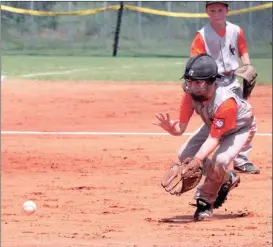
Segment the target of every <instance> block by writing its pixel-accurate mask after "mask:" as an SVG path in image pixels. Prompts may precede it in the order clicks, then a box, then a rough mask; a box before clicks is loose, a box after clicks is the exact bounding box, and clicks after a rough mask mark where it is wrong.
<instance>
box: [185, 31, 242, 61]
mask: <svg viewBox="0 0 273 247" xmlns="http://www.w3.org/2000/svg"><path fill="white" fill-rule="evenodd" d="M217 34H218V35H219V36H221V37H223V36H224V35H225V34H226V29H223V30H222V31H221V32H217ZM238 51H239V54H240V56H242V55H244V54H245V53H247V43H246V39H245V35H244V31H243V29H242V28H240V33H239V38H238ZM202 53H206V46H205V42H204V40H203V37H202V35H201V34H200V33H199V32H198V33H197V34H196V35H195V38H194V40H193V42H192V45H191V53H190V56H191V57H192V56H195V55H199V54H202Z"/></svg>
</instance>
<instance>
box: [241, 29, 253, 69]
mask: <svg viewBox="0 0 273 247" xmlns="http://www.w3.org/2000/svg"><path fill="white" fill-rule="evenodd" d="M238 48H239V55H240V58H241V60H242V63H243V64H250V57H249V54H248V50H247V42H246V39H245V35H244V31H243V29H242V28H240V33H239V38H238Z"/></svg>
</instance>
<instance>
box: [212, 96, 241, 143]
mask: <svg viewBox="0 0 273 247" xmlns="http://www.w3.org/2000/svg"><path fill="white" fill-rule="evenodd" d="M237 110H238V105H237V103H236V101H235V99H233V98H229V99H227V100H226V101H224V103H222V104H221V105H220V106H219V108H218V109H217V111H216V113H215V116H214V119H213V122H212V125H211V128H210V135H211V136H212V137H215V138H219V137H221V136H222V135H223V134H224V133H226V132H227V131H229V130H232V129H234V128H235V127H236V118H237Z"/></svg>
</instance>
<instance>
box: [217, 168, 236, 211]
mask: <svg viewBox="0 0 273 247" xmlns="http://www.w3.org/2000/svg"><path fill="white" fill-rule="evenodd" d="M228 176H229V179H228V181H227V182H225V183H224V184H223V185H222V187H221V188H220V190H219V192H218V196H217V198H216V200H215V202H214V204H213V208H219V207H221V206H222V205H223V203H224V202H225V200H226V199H227V196H228V193H229V192H230V191H231V190H233V189H234V188H235V187H238V185H239V183H240V177H239V175H237V174H236V173H235V172H228Z"/></svg>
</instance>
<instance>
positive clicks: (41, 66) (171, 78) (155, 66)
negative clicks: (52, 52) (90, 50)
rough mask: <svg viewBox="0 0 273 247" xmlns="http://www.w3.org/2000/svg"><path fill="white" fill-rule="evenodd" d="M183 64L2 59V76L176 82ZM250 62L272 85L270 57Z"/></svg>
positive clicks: (138, 60) (172, 61)
mask: <svg viewBox="0 0 273 247" xmlns="http://www.w3.org/2000/svg"><path fill="white" fill-rule="evenodd" d="M186 61H187V59H186V58H160V57H158V58H143V57H115V58H114V57H86V56H83V57H74V56H62V57H61V56H59V57H57V56H2V73H3V74H4V75H6V76H7V77H10V78H24V79H28V80H32V79H35V80H50V81H57V80H70V81H112V82H115V81H117V82H118V81H120V82H136V81H138V82H143V81H145V82H165V83H166V82H179V78H180V77H181V76H182V73H183V71H184V68H185V64H186ZM252 63H253V65H254V66H255V67H256V68H257V71H258V83H263V84H271V83H272V58H255V59H252ZM70 70H73V71H70ZM54 72H56V74H47V75H34V74H40V73H54ZM57 73H60V74H57ZM61 73H63V74H61ZM29 74H32V75H29Z"/></svg>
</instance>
